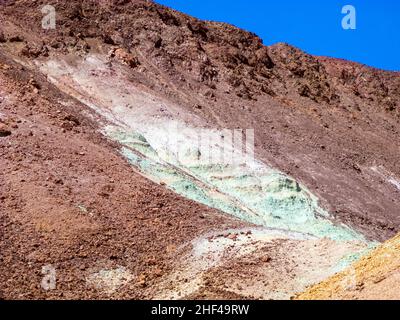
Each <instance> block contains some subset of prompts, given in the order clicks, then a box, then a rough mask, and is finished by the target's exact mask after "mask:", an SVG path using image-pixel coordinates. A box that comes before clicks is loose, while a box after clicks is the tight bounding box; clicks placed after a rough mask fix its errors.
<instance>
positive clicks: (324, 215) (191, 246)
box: [0, 0, 400, 298]
mask: <svg viewBox="0 0 400 320" xmlns="http://www.w3.org/2000/svg"><path fill="white" fill-rule="evenodd" d="M44 4H47V3H46V1H28V0H21V1H17V2H12V3H11V2H10V3H9V5H5V6H2V7H1V8H0V19H1V20H0V21H1V30H0V98H1V99H0V119H2V120H3V119H11V120H7V122H4V124H3V125H2V124H0V153H1V158H0V159H1V166H2V168H5V170H4V179H0V188H1V189H0V190H1V193H0V208H1V215H0V225H1V226H4V228H3V230H4V233H2V234H0V252H2V253H3V255H4V257H5V261H6V263H5V264H1V266H0V267H1V268H2V269H1V272H0V276H1V277H2V278H4V279H6V278H7V279H11V280H10V281H1V283H3V284H4V285H3V287H0V294H3V295H5V296H6V297H20V296H21V295H22V296H23V297H28V298H32V297H52V298H55V297H58V298H60V297H66V298H82V297H84V298H85V297H95V298H98V297H109V296H111V297H116V298H132V297H134V298H152V297H179V296H180V294H181V293H182V292H183V293H182V294H184V295H186V296H193V297H202V296H203V295H204V296H205V297H221V296H222V297H227V298H238V297H247V298H248V297H254V296H257V297H259V298H263V297H265V298H271V297H272V298H288V297H290V296H291V295H292V294H293V293H296V292H298V291H299V290H302V289H304V288H303V287H304V285H305V283H308V284H312V283H315V282H317V281H321V280H322V279H323V278H325V277H327V276H329V275H331V274H332V273H333V272H335V271H338V268H339V269H340V268H341V267H343V266H344V265H345V263H347V262H348V259H347V258H348V256H350V255H353V254H359V253H360V252H362V251H363V250H365V248H366V246H367V245H368V244H369V242H368V241H366V239H367V240H378V241H380V240H385V239H387V238H389V237H390V236H392V235H394V234H395V233H396V232H397V231H398V230H399V228H400V217H399V216H398V214H397V213H398V211H399V210H400V202H399V192H400V187H399V186H400V167H399V162H398V158H399V147H400V139H399V138H400V125H399V117H400V110H399V108H400V106H399V103H400V92H399V90H400V75H399V73H394V72H385V71H381V70H376V69H372V68H369V67H366V66H361V65H358V64H355V63H351V62H347V61H342V60H337V59H328V58H322V57H314V56H311V55H309V54H306V53H304V52H302V51H301V50H299V49H297V48H294V47H292V46H290V45H287V44H276V45H273V46H269V47H266V46H264V45H263V44H262V41H261V40H260V38H258V37H257V36H256V35H254V34H252V33H250V32H246V31H243V30H240V29H237V28H235V27H233V26H230V25H228V24H224V23H215V22H205V21H199V20H197V19H195V18H192V17H189V16H187V15H184V14H181V13H179V12H176V11H173V10H171V9H168V8H165V7H163V6H160V5H157V4H154V3H153V2H151V1H139V0H138V1H117V0H115V1H101V2H99V1H83V2H82V1H58V2H57V4H56V12H57V22H56V29H54V30H43V29H42V27H41V19H42V14H41V12H40V8H41V7H42V6H43V5H44ZM27 12H29V15H27V14H26V13H27ZM2 35H3V36H2ZM162 121H165V122H168V121H171V122H173V121H181V123H184V124H185V125H187V126H202V127H206V128H219V129H223V128H229V129H247V128H250V129H254V131H255V155H256V159H257V161H258V162H257V163H262V166H261V168H262V169H263V170H258V171H257V170H255V171H251V170H248V171H246V170H242V169H240V170H237V171H234V170H232V171H229V170H227V169H226V168H225V169H224V170H225V171H223V170H221V167H220V166H214V167H207V168H204V167H196V166H192V167H182V166H181V167H180V166H177V165H175V164H173V163H168V162H167V161H160V159H159V155H160V153H159V152H160V149H162V148H161V147H163V146H162V145H161V142H162V141H163V139H164V138H165V132H163V131H162V130H161V128H162V126H161V125H160V124H165V123H163V122H162ZM113 126H114V129H115V128H117V129H118V130H117V131H115V132H111V133H110V132H109V131H107V129H109V128H110V127H113ZM138 129H140V130H141V131H140V133H143V132H145V133H146V134H145V135H140V134H138V132H136V131H135V130H138ZM183 131H184V130H183ZM103 134H108V135H107V139H105V137H104V135H103ZM144 136H146V138H144ZM110 140H114V141H110ZM186 141H188V142H191V140H190V139H189V138H188V139H186ZM160 145H161V147H160ZM157 147H159V148H158V149H157ZM117 150H118V151H120V152H117ZM124 157H125V158H124ZM149 160H152V162H151V161H149ZM128 162H129V163H128ZM129 164H131V165H132V166H133V168H134V170H135V171H134V172H133V171H132V167H131V166H130V165H129ZM149 164H151V165H149ZM271 168H273V169H274V170H272V169H271ZM258 169H259V168H258ZM275 170H276V171H275ZM138 173H140V175H139V174H138ZM143 175H144V176H145V177H147V178H149V179H152V180H153V182H151V181H149V180H147V179H145V178H144V177H143ZM288 177H291V178H288ZM257 179H259V180H260V181H261V183H253V181H256V180H257ZM154 182H156V183H154ZM157 182H158V183H157ZM250 182H251V183H250ZM166 188H169V189H171V190H173V191H175V192H176V193H179V194H180V195H183V196H184V197H181V196H178V195H176V194H174V193H173V192H172V191H171V190H166ZM205 191H206V192H205ZM264 195H265V196H264ZM185 197H186V199H185ZM188 198H189V199H191V200H194V201H191V200H189V199H188ZM199 202H200V203H201V204H206V205H207V206H204V205H201V204H199ZM210 207H214V209H213V208H210ZM223 212H225V213H229V214H231V215H233V216H236V217H239V218H240V219H242V221H238V220H236V219H234V218H232V217H231V216H229V215H225V214H223ZM56 213H57V214H56ZM316 213H318V215H317V214H316ZM328 213H329V214H328ZM243 220H246V221H243ZM249 221H250V222H253V223H255V224H258V225H260V226H262V228H263V229H257V228H256V229H254V226H253V225H250V224H249V223H248V222H249ZM304 221H307V224H306V223H304ZM310 222H311V223H310ZM271 228H275V229H274V230H272V231H271V230H270V229H271ZM231 229H234V230H233V231H232V230H231ZM1 237H2V238H1ZM322 237H327V239H321V238H322ZM364 238H366V239H364ZM27 239H29V241H27ZM348 240H355V242H354V243H353V242H352V241H348ZM357 241H358V242H357ZM231 246H233V247H235V248H236V249H237V251H235V252H234V253H232V252H230V248H231ZM310 250H311V251H312V255H311V254H310V255H307V256H306V257H304V256H302V255H301V252H304V251H307V252H309V251H310ZM311 251H310V252H311ZM288 252H292V254H291V255H290V258H288ZM293 252H294V253H293ZM332 252H333V253H332ZM266 253H267V255H268V257H269V258H268V259H263V257H264V256H265V254H266ZM224 255H225V256H226V259H227V260H231V261H225V260H224V259H220V256H224ZM210 257H211V258H210ZM321 257H324V258H323V259H322V258H321ZM325 257H327V258H326V259H325ZM289 259H290V261H288V260H289ZM27 260H29V261H30V264H29V265H25V264H24V261H27ZM264 260H265V261H264ZM339 262H340V263H339ZM44 263H55V264H57V263H58V265H57V268H59V269H58V270H60V271H59V272H60V274H61V278H60V283H61V288H59V290H56V291H54V292H42V291H41V290H40V288H38V286H37V283H40V271H39V272H38V271H37V270H40V268H41V267H42V265H43V264H44ZM265 264H266V265H265ZM287 264H290V265H291V266H293V268H291V270H289V271H288V270H285V268H283V267H282V266H284V265H287ZM299 264H300V265H306V266H314V265H318V266H319V267H318V268H317V269H320V270H319V271H318V270H317V271H315V270H312V268H311V267H310V268H307V267H305V269H301V268H300V269H296V268H295V267H296V266H297V265H299ZM186 265H188V266H189V268H185V267H182V266H186ZM246 265H252V266H254V268H253V267H252V268H251V269H248V268H246ZM245 269H246V270H245ZM82 270H83V271H82ZM265 270H269V271H268V272H271V273H268V274H266V273H265ZM276 270H279V272H277V271H276ZM244 271H246V272H248V273H247V274H248V277H247V278H246V279H240V277H238V274H242V273H243V272H244ZM32 272H34V273H35V272H36V273H35V277H34V278H32V279H25V280H24V281H20V280H19V279H20V277H21V275H22V274H25V275H27V274H30V273H32ZM181 274H184V275H185V276H186V277H187V278H186V279H185V278H184V277H182V276H181ZM252 274H253V275H254V274H256V275H257V277H256V278H257V279H259V280H260V281H252V279H255V278H253V277H252ZM218 275H220V278H218ZM232 275H234V276H235V281H232V286H231V287H230V288H229V290H228V289H226V288H225V289H226V290H225V291H223V290H222V291H221V286H223V283H225V282H226V281H225V279H228V278H229V277H231V276H232ZM175 276H176V278H175ZM210 277H212V278H218V279H217V280H218V281H215V283H216V285H215V286H210V285H207V283H208V284H209V280H207V279H208V278H210ZM224 277H226V278H224ZM265 277H273V281H271V283H264V284H263V282H262V279H263V278H265ZM298 277H302V279H303V280H304V281H303V282H301V285H299V284H298V283H295V282H296V279H297V278H298ZM68 279H72V280H71V281H70V282H68ZM85 279H86V280H85ZM188 279H191V281H189V282H188V281H187V280H188ZM293 279H294V280H293ZM185 280H186V281H185ZM71 283H72V284H71ZM282 283H285V287H284V288H283V287H282V286H280V287H279V285H280V284H282ZM86 284H89V286H90V289H87V285H86ZM192 285H194V287H193V286H192ZM276 286H278V287H279V288H278V289H279V290H280V291H279V290H278V291H276V295H275V294H265V295H263V292H267V291H268V292H269V293H271V292H275V291H274V290H276ZM171 287H172V289H171ZM189 287H190V288H195V289H193V290H192V291H190V290H189V289H190V288H189ZM247 287H251V288H253V289H254V291H253V292H249V291H246V290H245V288H247ZM102 288H103V289H104V290H103V289H102ZM240 288H241V289H240ZM102 290H103V291H102ZM2 292H4V293H2ZM167 293H168V294H167ZM255 293H257V294H256V295H255Z"/></svg>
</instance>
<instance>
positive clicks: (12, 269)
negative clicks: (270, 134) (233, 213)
mask: <svg viewBox="0 0 400 320" xmlns="http://www.w3.org/2000/svg"><path fill="white" fill-rule="evenodd" d="M0 94H1V95H0V96H1V100H0V125H1V127H0V129H1V130H2V131H1V132H3V133H5V132H7V133H9V134H1V135H0V167H1V175H0V252H1V255H0V283H1V286H0V298H7V299H26V298H36V299H40V298H47V299H51V298H67V299H68V298H75V299H77V298H101V297H103V298H104V297H110V294H108V292H106V290H96V288H94V287H90V286H88V284H87V281H86V280H85V279H87V278H88V277H89V276H90V275H92V274H94V273H96V272H99V271H101V270H114V269H118V268H125V269H126V270H127V271H128V272H129V274H131V275H132V281H130V282H129V285H127V286H121V288H119V287H118V286H117V289H119V290H115V292H112V297H114V298H144V297H148V296H149V295H150V292H149V291H148V290H149V288H151V285H152V284H154V283H156V282H157V279H158V278H159V277H161V276H162V275H164V274H165V273H168V271H169V270H170V268H171V262H173V261H174V260H175V259H176V257H177V256H179V255H180V254H181V253H180V251H179V250H182V249H179V250H178V248H179V247H180V246H181V245H184V244H185V243H186V242H187V241H188V240H191V239H192V238H193V237H195V236H197V235H200V234H202V233H203V232H204V231H209V230H213V229H215V228H225V227H238V226H241V225H243V224H242V223H240V222H237V221H235V220H233V219H231V218H230V217H228V216H224V215H222V214H221V213H219V212H217V211H216V210H213V209H210V208H207V207H205V206H202V205H200V204H198V203H194V202H192V201H189V200H186V199H183V198H182V197H180V196H178V195H176V194H175V193H173V192H171V191H168V190H166V189H165V188H164V187H163V186H160V185H157V184H155V183H152V182H150V181H149V180H147V179H145V178H143V177H142V176H140V175H139V174H137V173H135V172H133V170H132V167H131V166H130V165H129V164H128V163H127V162H126V161H125V160H124V159H123V158H121V157H120V155H119V154H118V152H117V149H116V148H115V147H116V146H114V145H112V144H111V143H110V142H109V141H107V140H105V139H104V138H103V137H102V136H101V134H100V133H98V132H97V130H96V128H97V124H96V121H98V120H99V119H97V118H96V116H95V115H91V116H90V115H89V114H87V113H85V111H84V107H83V106H81V105H80V104H79V102H77V101H74V100H71V99H70V98H69V97H68V96H65V95H63V94H62V93H60V92H59V91H58V90H57V89H56V88H54V87H53V86H51V85H49V84H48V83H47V82H46V81H45V79H43V78H42V77H40V76H38V75H34V74H31V73H30V72H29V71H27V70H26V69H25V68H23V67H21V66H20V65H18V64H16V63H13V62H12V61H10V60H8V59H6V58H5V57H4V56H2V55H1V54H0ZM93 117H94V119H93V120H89V119H90V118H93ZM47 264H52V265H53V266H54V268H55V269H56V276H57V288H56V289H55V290H50V291H45V290H43V289H42V288H41V286H40V284H41V280H42V278H43V276H44V275H43V274H42V273H41V270H42V267H43V266H45V265H47Z"/></svg>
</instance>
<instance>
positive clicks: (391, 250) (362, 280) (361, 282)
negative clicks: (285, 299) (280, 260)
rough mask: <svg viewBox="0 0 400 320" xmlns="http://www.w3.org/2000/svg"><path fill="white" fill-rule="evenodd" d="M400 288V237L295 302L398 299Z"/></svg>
mask: <svg viewBox="0 0 400 320" xmlns="http://www.w3.org/2000/svg"><path fill="white" fill-rule="evenodd" d="M399 289H400V234H399V235H397V236H396V237H394V238H392V239H390V240H388V241H386V242H385V243H383V244H382V245H380V246H378V247H377V248H376V249H375V250H373V251H372V252H370V253H369V254H368V255H366V256H365V257H363V258H361V259H360V260H359V261H357V262H356V263H354V264H353V265H352V266H351V267H349V268H347V269H346V270H344V271H343V272H340V273H337V274H335V275H334V276H332V277H330V278H328V279H327V280H325V281H323V282H321V283H319V284H317V285H315V286H313V287H311V288H309V289H308V290H307V291H305V292H304V293H302V294H300V295H298V296H297V297H296V298H295V299H298V300H315V299H318V300H323V299H371V300H375V299H384V300H386V299H399V298H400V290H399Z"/></svg>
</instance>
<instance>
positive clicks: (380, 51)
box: [156, 0, 400, 71]
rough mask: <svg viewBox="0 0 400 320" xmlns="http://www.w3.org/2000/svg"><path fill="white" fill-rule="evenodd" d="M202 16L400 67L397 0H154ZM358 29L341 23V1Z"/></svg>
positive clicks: (319, 51)
mask: <svg viewBox="0 0 400 320" xmlns="http://www.w3.org/2000/svg"><path fill="white" fill-rule="evenodd" d="M156 2H158V3H160V4H164V5H166V6H168V7H171V8H173V9H176V10H179V11H182V12H184V13H187V14H190V15H192V16H195V17H197V18H200V19H205V20H214V21H223V22H228V23H230V24H233V25H235V26H237V27H240V28H242V29H245V30H248V31H252V32H254V33H256V34H257V35H259V36H260V37H261V38H262V39H263V41H264V44H266V45H270V44H273V43H276V42H287V43H289V44H292V45H294V46H296V47H299V48H301V49H303V50H304V51H306V52H308V53H311V54H314V55H323V56H330V57H337V58H344V59H347V60H352V61H357V62H361V63H364V64H367V65H370V66H374V67H377V68H381V69H386V70H396V71H400V0H347V1H340V0H297V1H296V0H279V1H278V0H247V1H246V0H156ZM348 4H350V5H353V6H354V7H355V9H356V23H357V25H356V30H344V29H343V28H342V18H343V17H344V16H345V15H344V14H342V13H341V11H342V7H343V6H344V5H348Z"/></svg>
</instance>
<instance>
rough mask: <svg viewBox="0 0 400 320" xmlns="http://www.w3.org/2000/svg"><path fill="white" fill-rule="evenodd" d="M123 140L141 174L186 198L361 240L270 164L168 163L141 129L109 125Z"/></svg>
mask: <svg viewBox="0 0 400 320" xmlns="http://www.w3.org/2000/svg"><path fill="white" fill-rule="evenodd" d="M106 133H107V134H108V136H110V137H111V138H112V139H114V140H116V141H118V142H119V143H121V144H122V145H123V146H124V147H123V148H122V154H123V155H124V156H125V157H126V158H127V159H128V160H129V161H130V163H131V164H132V165H133V166H134V167H136V168H137V169H138V170H140V172H142V174H144V175H145V176H147V177H149V178H150V179H152V180H154V181H156V182H164V183H166V185H167V186H168V187H169V188H170V189H172V190H174V191H175V192H177V193H178V194H181V195H183V196H184V197H186V198H189V199H191V200H194V201H197V202H200V203H202V204H205V205H207V206H210V207H213V208H216V209H219V210H221V211H224V212H226V213H228V214H231V215H233V216H235V217H238V218H240V219H243V220H245V221H248V222H251V223H255V224H257V225H262V226H266V227H269V228H278V229H284V230H288V231H295V232H301V233H305V234H310V235H313V236H316V237H327V238H331V239H333V240H343V241H347V240H361V241H365V239H364V238H363V236H362V235H360V234H358V233H357V232H355V231H353V230H352V229H350V228H348V227H347V226H345V225H334V224H333V223H332V222H331V221H330V220H329V219H328V218H329V214H328V213H327V212H325V211H324V210H323V209H322V208H320V207H319V206H318V200H317V198H316V197H315V196H314V195H313V194H311V193H310V192H309V191H308V190H307V189H306V188H305V187H304V186H302V185H300V184H299V183H297V182H296V181H295V180H293V179H292V178H290V177H288V176H286V175H285V174H283V173H281V172H279V171H277V170H273V169H271V168H267V167H265V166H264V167H262V168H258V169H256V170H255V169H250V168H247V167H239V166H230V165H193V166H183V165H180V164H177V163H173V164H172V163H167V162H165V161H163V160H161V159H160V157H159V156H158V154H157V152H156V151H155V150H154V149H153V148H152V146H151V145H150V144H149V143H148V142H147V141H146V139H145V138H144V137H143V136H142V135H140V134H138V133H129V134H128V133H126V132H125V131H123V130H115V129H114V128H111V127H109V128H106Z"/></svg>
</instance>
